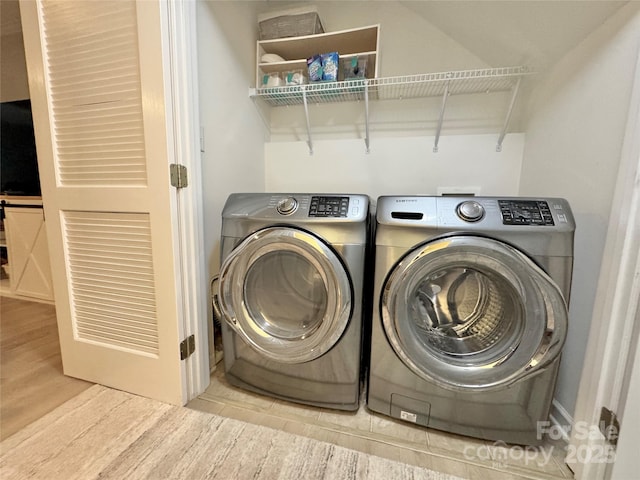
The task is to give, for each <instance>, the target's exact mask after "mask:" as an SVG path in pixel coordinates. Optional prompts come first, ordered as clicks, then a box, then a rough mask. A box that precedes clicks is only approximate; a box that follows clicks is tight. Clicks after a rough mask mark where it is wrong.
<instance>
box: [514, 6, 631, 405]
mask: <svg viewBox="0 0 640 480" xmlns="http://www.w3.org/2000/svg"><path fill="white" fill-rule="evenodd" d="M639 10H640V4H639V3H638V2H632V3H630V4H629V5H627V6H626V7H624V8H622V9H621V10H620V11H619V12H618V13H617V14H616V15H614V16H613V17H612V18H610V19H609V21H607V22H606V23H604V24H603V25H602V26H601V27H600V28H598V29H597V30H596V31H594V32H593V33H592V34H591V35H590V36H589V37H588V38H587V39H586V40H585V41H583V42H582V43H581V44H580V45H579V46H578V47H576V48H575V49H574V50H573V51H571V52H570V53H569V54H568V55H566V56H565V58H564V59H563V60H561V61H560V62H558V63H557V64H556V65H555V66H554V68H553V69H552V70H551V71H550V73H549V74H548V75H547V76H546V78H544V79H541V80H542V82H541V84H540V86H539V87H538V89H537V90H536V91H535V95H534V99H533V101H532V105H531V112H532V115H531V119H530V122H529V124H528V126H527V128H526V132H527V141H526V143H525V149H524V160H523V165H522V177H521V179H520V193H521V194H522V195H550V196H551V195H552V196H561V197H565V198H567V199H568V200H569V202H570V204H571V206H572V209H573V212H574V215H575V217H576V223H577V231H576V237H575V259H574V275H573V288H572V296H571V305H570V325H569V334H568V340H567V343H566V346H565V349H564V356H563V360H562V364H561V367H560V374H559V379H558V388H557V392H556V400H557V401H558V402H559V403H560V404H561V405H562V407H563V408H564V409H565V410H566V411H567V412H568V413H569V414H570V415H572V414H573V410H574V408H575V400H576V395H577V391H578V386H579V381H580V372H581V370H582V361H583V358H584V354H585V347H586V344H587V336H588V332H589V325H590V321H591V315H592V310H593V301H594V297H595V294H596V284H597V281H598V274H599V270H600V262H601V258H602V252H603V248H604V242H605V236H606V233H607V232H606V229H607V224H608V219H609V216H610V215H615V214H616V212H610V210H611V201H612V196H613V189H614V186H615V179H616V175H617V171H618V164H619V160H620V153H621V147H622V140H623V135H624V131H625V122H626V119H627V109H628V104H629V98H630V92H631V87H632V80H633V76H634V74H635V72H634V69H635V64H636V59H637V52H638V48H639V46H640V14H639V13H638V11H639ZM601 320H602V321H604V322H606V321H607V319H601Z"/></svg>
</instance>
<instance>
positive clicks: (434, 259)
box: [381, 236, 567, 390]
mask: <svg viewBox="0 0 640 480" xmlns="http://www.w3.org/2000/svg"><path fill="white" fill-rule="evenodd" d="M381 310H382V311H381V314H382V321H383V325H384V329H385V332H386V334H387V337H388V339H389V341H390V343H391V345H392V347H393V349H394V350H395V352H396V354H397V355H398V356H399V357H400V359H401V360H402V361H403V362H404V363H405V364H406V365H407V366H408V367H409V368H410V369H411V370H412V371H413V372H414V373H415V374H416V375H418V376H420V377H422V378H424V379H425V380H427V381H429V382H432V383H436V384H437V385H439V386H442V387H444V388H449V389H454V390H460V389H469V388H471V389H476V390H490V389H493V388H496V387H503V386H506V385H509V384H511V383H513V382H515V381H516V380H518V379H520V378H523V377H524V376H527V375H531V374H534V373H536V372H537V371H539V370H540V369H541V368H542V367H544V366H545V365H547V364H548V363H549V362H551V361H552V360H553V359H554V358H556V357H557V356H558V355H559V354H560V351H561V348H562V345H563V343H564V340H565V337H566V331H567V310H566V304H565V302H564V299H563V297H562V293H561V292H560V290H559V288H558V287H557V286H556V285H555V283H554V282H553V281H552V280H551V279H550V278H549V277H548V276H547V274H546V273H545V272H544V271H543V270H541V269H540V268H539V267H538V266H537V265H536V264H535V263H534V262H533V261H531V260H530V259H529V258H528V257H527V256H525V255H523V254H522V253H521V252H519V251H518V250H516V249H515V248H513V247H511V246H509V245H507V244H504V243H502V242H499V241H497V240H492V239H488V238H483V237H473V236H454V237H449V238H442V239H439V240H434V241H432V242H429V243H426V244H424V245H422V246H421V247H419V248H418V249H416V250H413V251H412V252H411V253H409V254H408V255H407V256H405V257H404V258H403V259H402V260H401V261H400V262H399V263H398V264H397V265H396V267H395V268H394V269H393V270H392V271H391V273H390V275H389V277H388V278H387V280H386V282H385V284H384V287H383V290H382V298H381Z"/></svg>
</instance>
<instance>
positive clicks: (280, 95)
mask: <svg viewBox="0 0 640 480" xmlns="http://www.w3.org/2000/svg"><path fill="white" fill-rule="evenodd" d="M532 73H533V72H531V71H529V69H528V68H527V67H523V66H518V67H500V68H486V69H476V70H459V71H451V72H439V73H425V74H418V75H405V76H398V77H384V78H367V79H358V80H348V81H343V82H326V83H311V84H305V85H294V86H287V87H265V88H257V89H250V92H249V95H250V97H251V98H253V99H254V100H257V99H261V100H263V101H265V102H266V103H267V104H268V105H271V106H274V107H280V106H289V105H300V104H302V105H304V107H305V114H306V116H307V133H308V136H309V140H308V142H307V143H308V144H309V150H310V153H313V145H312V141H311V128H310V123H309V113H308V104H314V103H337V102H358V101H364V103H365V113H366V115H365V117H366V137H365V144H366V146H367V152H368V151H369V133H368V131H369V100H390V99H410V98H426V97H442V108H441V111H440V119H439V122H438V129H437V133H436V142H435V145H434V151H436V152H437V151H438V139H439V137H440V130H441V127H442V120H443V116H444V110H445V106H446V101H447V97H448V96H450V95H461V94H478V93H491V92H509V91H511V92H513V95H512V99H511V103H510V106H509V110H508V113H507V118H506V119H505V125H504V128H503V130H502V132H501V134H500V137H499V140H498V145H497V147H496V149H497V150H498V151H500V150H501V145H502V140H503V139H504V136H505V134H506V128H507V126H508V122H509V118H510V116H511V111H512V109H513V104H514V102H515V98H516V96H517V93H518V89H519V85H520V81H521V79H522V77H524V76H525V75H530V74H532Z"/></svg>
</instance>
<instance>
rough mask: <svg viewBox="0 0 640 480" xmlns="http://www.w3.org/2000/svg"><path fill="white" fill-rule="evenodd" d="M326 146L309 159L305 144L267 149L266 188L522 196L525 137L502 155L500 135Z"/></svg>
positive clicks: (510, 142) (511, 140) (508, 144)
mask: <svg viewBox="0 0 640 480" xmlns="http://www.w3.org/2000/svg"><path fill="white" fill-rule="evenodd" d="M433 141H434V137H426V136H425V137H404V138H402V139H398V138H389V137H386V138H379V139H375V140H373V141H372V142H373V143H372V148H371V153H369V154H367V153H365V145H364V141H362V140H332V141H328V140H322V141H318V142H315V143H314V153H313V155H312V156H310V155H309V151H308V149H307V145H306V143H304V142H274V143H267V144H265V163H266V188H267V190H268V191H274V192H275V191H284V192H296V191H298V192H326V193H333V192H342V193H364V194H368V195H369V196H370V197H371V198H372V200H375V199H376V198H377V197H378V196H379V195H393V194H403V195H409V194H423V195H425V194H436V193H437V192H438V188H439V187H480V193H481V194H484V195H516V194H517V193H518V186H519V185H518V182H519V179H520V165H521V159H522V153H523V149H524V135H522V134H512V135H510V136H509V137H508V138H507V140H506V141H505V142H504V144H503V151H502V152H501V153H497V152H496V135H461V136H453V137H441V139H440V143H439V152H438V153H433Z"/></svg>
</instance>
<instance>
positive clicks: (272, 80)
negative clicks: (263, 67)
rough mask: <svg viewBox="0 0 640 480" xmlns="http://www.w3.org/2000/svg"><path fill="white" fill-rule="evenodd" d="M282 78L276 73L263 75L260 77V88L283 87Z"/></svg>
mask: <svg viewBox="0 0 640 480" xmlns="http://www.w3.org/2000/svg"><path fill="white" fill-rule="evenodd" d="M283 83H284V82H283V80H282V77H281V76H280V74H279V73H278V72H273V73H265V74H264V75H263V76H262V85H260V86H261V87H262V88H271V87H281V86H282V85H283Z"/></svg>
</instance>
